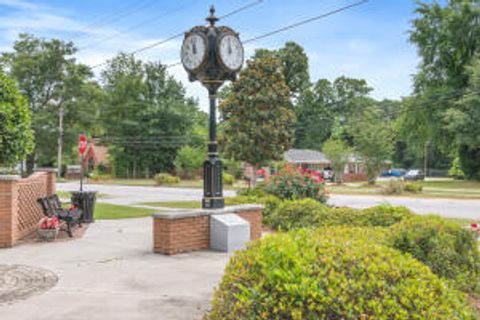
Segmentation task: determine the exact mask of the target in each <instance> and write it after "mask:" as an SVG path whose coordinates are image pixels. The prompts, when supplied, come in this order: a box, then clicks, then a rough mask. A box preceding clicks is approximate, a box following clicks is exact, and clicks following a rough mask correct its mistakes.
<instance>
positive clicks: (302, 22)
mask: <svg viewBox="0 0 480 320" xmlns="http://www.w3.org/2000/svg"><path fill="white" fill-rule="evenodd" d="M368 1H369V0H362V1H358V2H355V3H352V4H349V5H347V6H344V7H341V8H338V9H335V10H332V11H329V12H327V13H323V14H321V15H318V16H315V17H312V18H308V19H305V20H302V21H299V22H297V23H294V24H291V25H288V26H286V27H282V28H280V29H276V30H273V31H270V32H267V33H264V34H262V35H259V36H256V37H253V38H250V39H248V40H245V41H243V43H249V42H253V41H257V40H260V39H263V38H267V37H270V36H272V35H275V34H277V33H280V32H284V31H287V30H289V29H293V28H296V27H299V26H302V25H304V24H307V23H310V22H313V21H316V20H320V19H324V18H326V17H329V16H332V15H335V14H337V13H340V12H342V11H346V10H349V9H352V8H354V7H358V6H360V5H362V4H365V3H367V2H368ZM179 63H180V62H177V63H174V64H172V65H171V66H173V67H174V66H176V65H178V64H179ZM167 67H169V66H167Z"/></svg>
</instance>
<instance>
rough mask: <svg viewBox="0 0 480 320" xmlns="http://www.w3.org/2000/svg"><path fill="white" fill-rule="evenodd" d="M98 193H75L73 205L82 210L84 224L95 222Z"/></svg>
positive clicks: (73, 194)
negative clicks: (94, 214) (94, 215)
mask: <svg viewBox="0 0 480 320" xmlns="http://www.w3.org/2000/svg"><path fill="white" fill-rule="evenodd" d="M96 200H97V192H96V191H73V192H72V204H73V205H75V206H76V207H78V208H79V209H81V210H82V222H87V223H90V222H94V221H95V219H94V218H93V213H94V212H95V201H96Z"/></svg>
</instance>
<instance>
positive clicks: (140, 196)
mask: <svg viewBox="0 0 480 320" xmlns="http://www.w3.org/2000/svg"><path fill="white" fill-rule="evenodd" d="M57 189H58V190H62V191H71V190H77V189H78V183H59V184H57ZM85 189H86V190H96V191H98V192H100V193H103V194H106V195H108V197H106V198H101V199H99V201H100V202H106V203H113V204H126V205H131V204H137V203H140V202H155V201H175V200H199V201H200V199H201V197H202V190H201V189H190V188H165V187H130V186H116V185H90V184H89V185H87V186H86V187H85ZM225 195H226V196H233V195H235V193H234V191H225ZM330 203H331V204H333V205H337V206H349V207H353V208H367V207H371V206H374V205H377V204H381V203H390V204H393V205H402V206H406V207H408V208H410V209H411V210H413V211H414V212H416V213H418V214H428V213H435V214H439V215H442V216H445V217H452V218H468V219H478V220H480V200H457V199H438V198H432V199H427V198H407V197H384V196H376V195H375V196H373V195H372V196H371V195H367V196H363V195H362V196H353V195H338V194H336V195H332V196H331V198H330Z"/></svg>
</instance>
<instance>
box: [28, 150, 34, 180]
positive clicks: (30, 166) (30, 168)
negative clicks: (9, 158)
mask: <svg viewBox="0 0 480 320" xmlns="http://www.w3.org/2000/svg"><path fill="white" fill-rule="evenodd" d="M33 169H35V150H34V151H33V152H32V153H31V154H29V155H28V156H27V176H29V175H31V174H32V173H33Z"/></svg>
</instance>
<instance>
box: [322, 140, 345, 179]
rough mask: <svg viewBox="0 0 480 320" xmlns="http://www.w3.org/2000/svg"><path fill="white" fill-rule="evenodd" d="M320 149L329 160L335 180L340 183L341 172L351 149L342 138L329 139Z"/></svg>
mask: <svg viewBox="0 0 480 320" xmlns="http://www.w3.org/2000/svg"><path fill="white" fill-rule="evenodd" d="M322 151H323V153H324V154H325V156H326V157H327V158H328V160H330V166H331V167H332V169H333V171H334V173H335V182H337V183H338V184H341V183H342V182H343V172H344V170H345V166H346V165H347V163H348V160H349V157H350V156H351V154H352V150H351V149H350V148H349V147H348V146H347V145H346V144H345V143H344V142H343V141H342V140H339V139H329V140H327V141H325V143H324V144H323V148H322Z"/></svg>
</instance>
